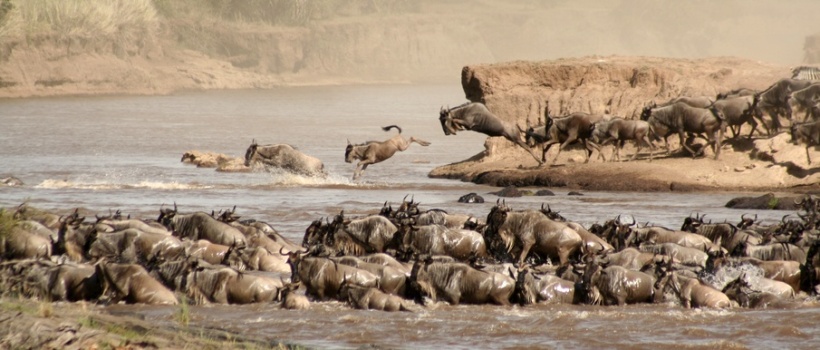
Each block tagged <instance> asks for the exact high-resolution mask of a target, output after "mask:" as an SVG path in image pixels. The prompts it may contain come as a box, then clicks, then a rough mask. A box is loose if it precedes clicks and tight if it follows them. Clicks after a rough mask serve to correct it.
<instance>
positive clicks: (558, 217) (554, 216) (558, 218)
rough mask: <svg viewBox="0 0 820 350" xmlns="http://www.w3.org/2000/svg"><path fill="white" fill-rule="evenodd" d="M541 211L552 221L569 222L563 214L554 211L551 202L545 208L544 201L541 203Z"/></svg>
mask: <svg viewBox="0 0 820 350" xmlns="http://www.w3.org/2000/svg"><path fill="white" fill-rule="evenodd" d="M541 213H542V214H544V215H545V216H546V217H547V218H549V219H550V220H552V221H558V222H567V218H565V217H563V216H561V214H559V212H557V211H552V209H551V208H550V206H549V204H547V207H546V208H544V203H541Z"/></svg>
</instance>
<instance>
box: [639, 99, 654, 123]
mask: <svg viewBox="0 0 820 350" xmlns="http://www.w3.org/2000/svg"><path fill="white" fill-rule="evenodd" d="M657 106H658V105H657V104H655V102H652V103H650V104H648V105H646V106H644V107H643V109H642V110H641V120H643V121H647V120H649V117H651V116H652V109H653V108H655V107H657Z"/></svg>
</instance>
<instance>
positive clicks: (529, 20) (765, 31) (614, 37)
mask: <svg viewBox="0 0 820 350" xmlns="http://www.w3.org/2000/svg"><path fill="white" fill-rule="evenodd" d="M424 10H432V11H434V12H436V13H439V14H444V13H451V14H453V15H454V16H458V17H462V18H463V17H468V18H470V19H469V20H468V21H467V22H465V23H471V24H472V23H474V29H475V30H477V31H478V32H479V33H478V34H479V35H480V38H481V39H482V40H483V41H484V43H485V44H486V45H487V49H488V50H489V52H491V55H492V58H491V59H492V60H493V61H494V62H503V61H512V60H544V59H557V58H562V57H581V56H589V55H604V56H606V55H624V56H660V57H677V58H703V57H715V56H736V57H741V58H747V59H753V60H760V61H763V62H769V63H775V64H782V65H797V64H801V63H804V51H803V45H804V42H805V40H806V37H807V36H809V35H812V34H815V33H818V32H820V22H818V21H817V19H818V14H820V1H816V0H795V1H782V0H762V1H745V0H727V1H712V0H695V1H657V0H614V1H594V0H582V1H576V0H556V1H544V0H530V1H524V0H522V1H442V2H439V3H438V4H437V5H434V4H427V5H425V6H424ZM447 11H450V12H447ZM425 12H426V11H425ZM456 13H457V14H456ZM445 18H447V17H445ZM450 23H451V24H452V22H450ZM479 59H481V58H479ZM485 59H486V58H485ZM474 63H492V62H474Z"/></svg>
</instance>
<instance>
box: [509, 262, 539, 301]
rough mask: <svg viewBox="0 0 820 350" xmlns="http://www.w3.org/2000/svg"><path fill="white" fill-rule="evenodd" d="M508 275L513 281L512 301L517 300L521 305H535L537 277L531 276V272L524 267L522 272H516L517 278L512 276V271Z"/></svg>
mask: <svg viewBox="0 0 820 350" xmlns="http://www.w3.org/2000/svg"><path fill="white" fill-rule="evenodd" d="M509 273H510V277H512V278H513V279H514V280H515V291H514V292H513V299H514V300H517V301H518V302H519V303H520V304H521V305H528V304H535V302H536V301H537V300H536V299H537V298H536V291H535V285H536V282H535V281H536V280H537V279H539V277H538V276H536V275H535V274H533V273H532V271H530V270H529V269H528V268H526V267H525V268H524V269H523V270H522V271H519V272H518V276H514V274H513V271H512V270H510V271H509ZM516 277H517V278H516Z"/></svg>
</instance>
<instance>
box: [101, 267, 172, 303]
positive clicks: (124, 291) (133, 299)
mask: <svg viewBox="0 0 820 350" xmlns="http://www.w3.org/2000/svg"><path fill="white" fill-rule="evenodd" d="M96 274H97V275H98V276H99V278H100V279H102V280H103V283H104V286H105V288H104V290H106V291H108V292H109V293H112V294H113V295H112V297H111V301H112V302H113V303H117V302H119V301H120V300H125V302H126V303H128V304H170V305H176V304H177V303H178V302H177V298H176V296H174V292H172V291H171V290H169V289H168V288H166V287H165V286H164V285H162V283H160V282H159V281H157V280H156V279H155V278H153V277H151V275H149V274H148V271H146V270H145V268H143V267H142V266H140V265H137V264H117V263H109V262H107V261H104V259H103V260H101V261H99V262H97V264H96Z"/></svg>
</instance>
